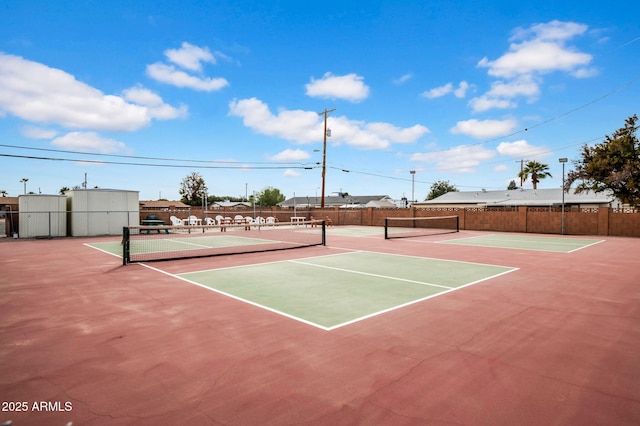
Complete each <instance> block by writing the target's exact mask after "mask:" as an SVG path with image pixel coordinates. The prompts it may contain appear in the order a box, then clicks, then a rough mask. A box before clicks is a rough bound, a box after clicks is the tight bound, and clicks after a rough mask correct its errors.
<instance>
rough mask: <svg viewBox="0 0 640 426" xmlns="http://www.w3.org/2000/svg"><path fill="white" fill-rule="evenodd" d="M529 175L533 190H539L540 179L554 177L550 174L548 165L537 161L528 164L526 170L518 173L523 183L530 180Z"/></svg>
mask: <svg viewBox="0 0 640 426" xmlns="http://www.w3.org/2000/svg"><path fill="white" fill-rule="evenodd" d="M529 175H531V183H533V189H538V182H540V179H544V178H546V177H553V176H551V173H549V166H548V165H547V164H542V163H538V162H537V161H529V162H527V164H526V165H525V166H524V168H523V169H522V170H520V173H518V177H519V178H521V179H522V180H523V181H524V180H527V179H529Z"/></svg>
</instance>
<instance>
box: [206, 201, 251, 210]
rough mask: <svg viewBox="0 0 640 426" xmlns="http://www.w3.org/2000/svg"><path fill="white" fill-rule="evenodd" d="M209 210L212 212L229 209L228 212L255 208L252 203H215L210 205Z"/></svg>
mask: <svg viewBox="0 0 640 426" xmlns="http://www.w3.org/2000/svg"><path fill="white" fill-rule="evenodd" d="M209 208H210V209H212V210H216V209H227V210H246V209H250V208H253V206H252V205H251V203H249V202H246V201H215V202H213V203H211V204H209Z"/></svg>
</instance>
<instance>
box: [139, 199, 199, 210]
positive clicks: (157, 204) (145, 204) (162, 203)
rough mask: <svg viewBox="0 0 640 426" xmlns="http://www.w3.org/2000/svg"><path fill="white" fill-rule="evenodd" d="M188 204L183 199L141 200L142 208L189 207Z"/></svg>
mask: <svg viewBox="0 0 640 426" xmlns="http://www.w3.org/2000/svg"><path fill="white" fill-rule="evenodd" d="M189 207H191V206H189V205H188V204H185V203H183V202H182V201H167V200H158V201H153V200H150V201H140V208H144V209H168V208H174V209H188V208H189Z"/></svg>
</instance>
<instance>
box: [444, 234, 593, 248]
mask: <svg viewBox="0 0 640 426" xmlns="http://www.w3.org/2000/svg"><path fill="white" fill-rule="evenodd" d="M600 242H602V240H595V239H587V238H568V237H540V236H530V235H506V234H490V235H480V236H477V237H467V238H456V239H451V240H446V241H439V242H438V243H439V244H460V245H468V246H481V247H500V248H511V249H523V250H539V251H551V252H560V253H571V252H573V251H576V250H580V249H582V248H585V247H588V246H590V245H593V244H597V243H600Z"/></svg>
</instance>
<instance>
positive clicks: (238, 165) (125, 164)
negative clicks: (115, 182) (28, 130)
mask: <svg viewBox="0 0 640 426" xmlns="http://www.w3.org/2000/svg"><path fill="white" fill-rule="evenodd" d="M0 157H9V158H23V159H28V160H48V161H73V162H78V163H92V164H117V165H123V166H146V167H173V168H195V169H305V170H311V169H314V168H315V167H313V166H305V165H298V166H295V165H286V166H276V165H271V166H247V165H246V164H245V163H237V165H229V166H222V165H216V166H205V165H187V164H168V163H162V164H157V163H130V162H125V161H109V160H87V159H81V158H58V157H37V156H34V155H16V154H2V153H0ZM242 164H245V165H242Z"/></svg>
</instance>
